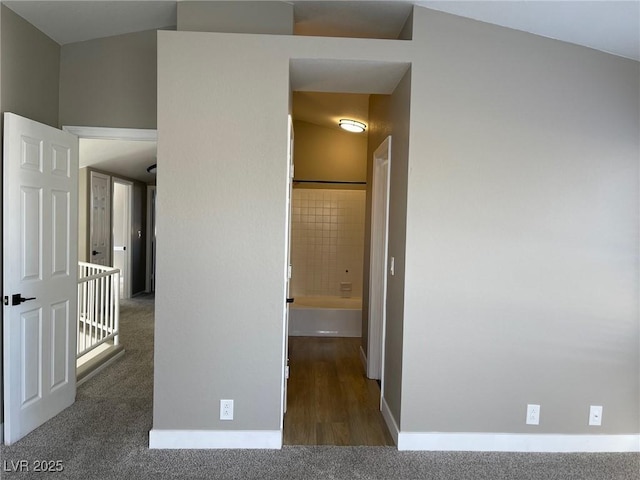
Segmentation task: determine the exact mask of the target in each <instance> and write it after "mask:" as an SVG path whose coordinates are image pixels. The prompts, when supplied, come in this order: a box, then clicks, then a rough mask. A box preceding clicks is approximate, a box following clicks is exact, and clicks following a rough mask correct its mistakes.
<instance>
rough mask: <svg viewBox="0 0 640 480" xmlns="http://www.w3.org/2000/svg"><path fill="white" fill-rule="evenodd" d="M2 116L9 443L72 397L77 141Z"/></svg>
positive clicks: (75, 305) (5, 398)
mask: <svg viewBox="0 0 640 480" xmlns="http://www.w3.org/2000/svg"><path fill="white" fill-rule="evenodd" d="M4 118H5V130H4V172H3V184H4V188H3V258H4V259H5V265H4V270H3V285H4V292H3V304H4V326H3V328H4V331H3V342H4V343H3V347H4V409H5V412H4V413H5V415H4V421H5V432H4V433H5V435H4V437H5V442H6V443H7V444H10V443H13V442H15V441H16V440H19V439H20V438H21V437H23V436H24V435H26V434H27V433H29V432H30V431H31V430H33V429H34V428H36V427H38V426H39V425H41V424H42V423H44V422H46V421H47V420H48V419H50V418H51V417H52V416H54V415H56V414H57V413H59V412H60V411H62V410H63V409H65V408H66V407H68V406H69V405H71V404H72V403H73V402H74V400H75V392H76V383H75V380H76V377H75V346H76V329H75V328H74V327H75V321H76V315H77V300H76V296H77V288H78V269H77V267H76V265H77V261H78V252H77V242H76V236H77V229H78V223H77V222H78V216H77V209H78V140H77V138H76V137H75V136H73V135H70V134H68V133H64V132H62V131H60V130H57V129H54V128H52V127H49V126H46V125H42V124H40V123H37V122H33V121H31V120H28V119H26V118H22V117H19V116H17V115H14V114H10V113H7V114H5V117H4ZM23 300H24V301H23Z"/></svg>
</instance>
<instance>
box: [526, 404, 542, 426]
mask: <svg viewBox="0 0 640 480" xmlns="http://www.w3.org/2000/svg"><path fill="white" fill-rule="evenodd" d="M539 424H540V405H532V404H529V405H527V425H539Z"/></svg>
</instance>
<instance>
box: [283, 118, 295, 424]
mask: <svg viewBox="0 0 640 480" xmlns="http://www.w3.org/2000/svg"><path fill="white" fill-rule="evenodd" d="M293 173H294V172H293V121H292V119H291V115H289V142H288V145H287V182H288V187H287V206H286V224H287V232H286V237H285V258H286V264H285V289H286V292H287V298H286V302H285V305H284V376H283V377H284V379H283V391H282V413H283V422H284V414H285V413H287V382H288V380H289V305H290V304H291V303H293V300H294V299H293V298H291V291H290V288H291V198H292V195H291V190H292V188H293ZM283 425H284V424H283Z"/></svg>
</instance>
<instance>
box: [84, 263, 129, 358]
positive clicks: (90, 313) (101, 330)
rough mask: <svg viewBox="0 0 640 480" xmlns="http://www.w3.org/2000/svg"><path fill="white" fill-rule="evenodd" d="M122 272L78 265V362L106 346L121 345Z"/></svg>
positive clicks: (100, 266) (103, 267)
mask: <svg viewBox="0 0 640 480" xmlns="http://www.w3.org/2000/svg"><path fill="white" fill-rule="evenodd" d="M119 320H120V270H118V269H117V268H113V267H105V266H103V265H95V264H93V263H85V262H78V325H77V329H78V332H77V333H78V341H77V344H78V348H77V351H76V358H79V357H81V356H82V355H85V354H86V353H88V352H90V351H91V350H93V349H95V348H97V347H99V346H100V345H102V344H103V343H105V342H107V341H110V340H113V345H118V334H119Z"/></svg>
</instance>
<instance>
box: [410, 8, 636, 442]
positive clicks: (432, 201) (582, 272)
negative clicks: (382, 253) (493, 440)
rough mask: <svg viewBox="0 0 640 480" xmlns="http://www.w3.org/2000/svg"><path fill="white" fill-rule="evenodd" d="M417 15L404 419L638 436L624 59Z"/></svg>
mask: <svg viewBox="0 0 640 480" xmlns="http://www.w3.org/2000/svg"><path fill="white" fill-rule="evenodd" d="M414 19H415V20H416V22H415V24H414V30H413V39H414V40H413V42H414V43H415V44H416V45H415V46H416V51H417V52H418V51H419V52H421V53H420V54H419V55H417V56H416V59H415V60H416V61H415V62H414V64H413V78H412V106H411V144H410V153H409V172H410V173H409V187H408V199H407V202H408V207H407V245H406V280H405V287H406V288H405V311H404V315H405V316H404V335H403V336H404V345H403V350H404V352H403V366H402V369H403V379H402V419H401V429H402V430H403V431H408V432H413V431H422V432H510V433H562V434H583V433H638V432H639V431H640V419H639V415H640V412H639V409H638V405H639V403H640V402H639V399H640V394H639V380H640V373H639V366H640V362H639V357H638V354H639V350H638V338H639V334H640V332H639V322H638V219H639V215H638V173H639V172H638V158H639V153H640V145H639V142H640V140H639V136H638V132H639V131H640V121H639V118H638V117H639V110H638V104H639V92H638V85H639V84H640V72H639V64H638V62H634V61H631V60H626V59H622V58H618V57H614V56H611V55H607V54H604V53H601V52H597V51H594V50H591V49H588V48H584V47H579V46H575V45H571V44H567V43H562V42H558V41H554V40H550V39H545V38H541V37H536V36H533V35H529V34H525V33H522V32H517V31H513V30H508V29H505V28H500V27H496V26H492V25H488V24H484V23H480V22H475V21H471V20H466V19H461V18H457V17H454V16H450V15H446V14H441V13H437V12H430V11H428V10H425V9H420V8H418V9H416V10H415V12H414ZM527 403H539V404H541V419H540V425H539V426H527V425H525V410H526V404H527ZM589 405H603V406H604V414H603V419H604V422H603V425H602V427H600V428H594V427H588V426H587V419H588V411H589Z"/></svg>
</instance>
